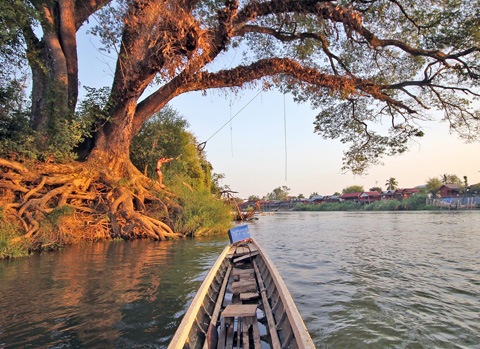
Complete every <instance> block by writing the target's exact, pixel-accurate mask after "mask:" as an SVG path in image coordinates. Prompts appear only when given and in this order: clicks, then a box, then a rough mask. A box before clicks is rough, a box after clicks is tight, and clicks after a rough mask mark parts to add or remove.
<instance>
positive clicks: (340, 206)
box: [293, 194, 479, 211]
mask: <svg viewBox="0 0 480 349" xmlns="http://www.w3.org/2000/svg"><path fill="white" fill-rule="evenodd" d="M466 199H468V198H466ZM467 201H468V200H466V202H467ZM468 202H470V201H468ZM471 202H472V203H471V204H462V203H461V202H460V201H459V199H450V200H449V201H445V200H441V199H430V198H428V196H427V195H422V194H420V195H413V196H411V197H409V198H407V199H403V200H380V201H374V202H372V203H369V204H365V203H359V202H331V203H327V202H325V203H321V204H303V203H298V204H297V205H296V206H295V207H294V208H293V210H294V211H442V210H457V209H458V210H459V209H469V210H471V209H479V207H478V205H477V204H474V202H473V201H471Z"/></svg>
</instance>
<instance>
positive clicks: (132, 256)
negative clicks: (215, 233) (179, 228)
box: [0, 238, 226, 348]
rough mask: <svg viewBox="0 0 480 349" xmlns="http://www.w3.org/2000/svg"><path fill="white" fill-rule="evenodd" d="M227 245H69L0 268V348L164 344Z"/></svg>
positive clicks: (215, 242)
mask: <svg viewBox="0 0 480 349" xmlns="http://www.w3.org/2000/svg"><path fill="white" fill-rule="evenodd" d="M225 244H226V239H224V238H222V239H209V240H197V241H191V240H185V241H175V242H160V243H152V242H147V241H133V242H128V243H124V242H115V243H104V244H94V245H88V246H75V247H71V248H67V249H65V250H63V251H60V252H58V253H49V254H42V255H40V256H33V257H31V258H28V259H23V260H13V261H4V262H3V263H1V264H0V280H1V283H0V294H1V297H0V309H1V312H0V347H7V348H8V347H25V346H34V347H42V346H44V347H135V346H136V347H140V346H144V345H153V346H158V347H162V346H166V345H167V344H168V342H169V340H170V338H171V336H172V335H173V333H174V332H175V329H176V327H177V325H178V324H179V322H180V318H181V316H182V315H183V313H184V309H185V307H186V304H187V303H188V302H189V301H191V299H192V298H193V296H194V294H195V291H196V289H197V288H198V287H199V285H200V283H201V281H202V278H203V277H204V276H205V275H206V273H207V272H208V269H209V268H210V266H211V265H212V264H213V262H214V261H215V259H216V258H217V256H218V254H219V253H220V252H221V250H222V249H223V248H224V247H225Z"/></svg>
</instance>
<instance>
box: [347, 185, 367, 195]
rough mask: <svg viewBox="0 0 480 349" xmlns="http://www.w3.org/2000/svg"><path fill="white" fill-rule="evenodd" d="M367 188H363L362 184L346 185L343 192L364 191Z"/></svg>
mask: <svg viewBox="0 0 480 349" xmlns="http://www.w3.org/2000/svg"><path fill="white" fill-rule="evenodd" d="M364 191H365V190H364V189H363V186H362V185H351V186H349V187H346V188H344V189H343V190H342V193H343V194H349V193H363V192H364Z"/></svg>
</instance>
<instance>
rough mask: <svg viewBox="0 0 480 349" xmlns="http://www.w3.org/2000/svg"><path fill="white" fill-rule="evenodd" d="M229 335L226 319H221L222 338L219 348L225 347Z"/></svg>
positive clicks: (219, 340)
mask: <svg viewBox="0 0 480 349" xmlns="http://www.w3.org/2000/svg"><path fill="white" fill-rule="evenodd" d="M226 337H227V328H226V327H225V319H224V318H222V320H221V321H220V338H219V339H218V348H219V349H223V348H225V339H226Z"/></svg>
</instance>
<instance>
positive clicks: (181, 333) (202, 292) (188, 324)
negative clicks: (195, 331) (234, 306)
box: [168, 246, 231, 349]
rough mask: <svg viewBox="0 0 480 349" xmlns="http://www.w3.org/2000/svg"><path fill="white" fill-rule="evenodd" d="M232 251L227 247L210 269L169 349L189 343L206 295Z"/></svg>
mask: <svg viewBox="0 0 480 349" xmlns="http://www.w3.org/2000/svg"><path fill="white" fill-rule="evenodd" d="M230 249H231V246H227V247H225V249H224V250H223V252H222V253H221V254H220V256H219V257H218V259H217V261H216V262H215V264H214V265H213V267H212V269H210V271H209V273H208V274H207V276H206V277H205V280H203V282H202V285H201V286H200V288H199V290H198V292H197V294H196V295H195V297H194V298H193V301H192V303H191V305H190V307H189V308H188V310H187V312H186V313H185V316H184V317H183V319H182V322H181V323H180V325H179V326H178V328H177V331H176V332H175V335H174V336H173V338H172V341H171V342H170V344H169V346H168V348H169V349H174V348H183V346H184V345H185V342H186V341H187V338H188V334H189V333H190V330H191V328H192V325H193V323H194V322H195V318H196V317H197V314H198V311H199V309H200V307H201V306H202V303H203V300H204V298H205V296H206V294H207V293H208V290H209V288H210V284H211V283H212V281H213V279H214V278H215V275H216V274H217V271H218V270H219V268H220V266H221V265H222V263H223V261H224V260H225V256H226V255H227V254H228V253H229V251H230Z"/></svg>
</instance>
